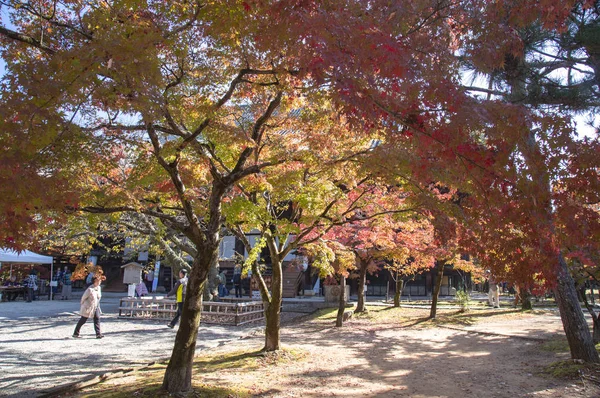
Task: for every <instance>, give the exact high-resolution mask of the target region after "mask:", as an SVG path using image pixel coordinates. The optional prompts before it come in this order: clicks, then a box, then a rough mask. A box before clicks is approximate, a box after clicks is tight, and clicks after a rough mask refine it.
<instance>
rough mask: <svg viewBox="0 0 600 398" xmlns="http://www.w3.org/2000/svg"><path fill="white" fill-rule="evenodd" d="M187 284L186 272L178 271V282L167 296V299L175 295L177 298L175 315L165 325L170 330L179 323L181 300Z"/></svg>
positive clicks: (181, 309) (183, 270) (181, 308)
mask: <svg viewBox="0 0 600 398" xmlns="http://www.w3.org/2000/svg"><path fill="white" fill-rule="evenodd" d="M187 282H188V280H187V270H185V269H182V270H180V271H179V280H178V281H177V283H176V284H175V286H174V287H173V289H172V290H171V291H170V292H169V293H168V294H167V297H170V296H175V295H176V296H177V313H176V314H175V318H173V320H172V321H171V322H169V323H168V324H167V326H168V327H170V328H171V329H173V328H174V327H175V325H177V322H179V317H180V316H181V312H182V311H183V299H184V298H185V290H186V288H187Z"/></svg>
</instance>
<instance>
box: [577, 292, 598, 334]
mask: <svg viewBox="0 0 600 398" xmlns="http://www.w3.org/2000/svg"><path fill="white" fill-rule="evenodd" d="M585 293H586V287H585V284H584V285H583V286H582V287H581V288H580V289H579V299H580V300H581V301H583V304H584V306H585V308H586V309H587V310H588V313H589V314H590V316H591V317H592V325H593V328H592V340H593V341H594V344H598V343H600V319H599V317H598V314H596V311H594V306H593V302H592V304H590V303H589V302H588V299H587V295H586V294H585ZM592 294H593V291H592Z"/></svg>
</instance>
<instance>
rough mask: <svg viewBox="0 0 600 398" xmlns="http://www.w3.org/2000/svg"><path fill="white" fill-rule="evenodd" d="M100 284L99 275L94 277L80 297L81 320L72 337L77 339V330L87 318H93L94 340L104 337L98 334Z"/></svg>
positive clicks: (100, 278)
mask: <svg viewBox="0 0 600 398" xmlns="http://www.w3.org/2000/svg"><path fill="white" fill-rule="evenodd" d="M100 282H102V276H101V275H94V278H93V280H92V285H91V286H90V287H88V288H87V290H86V291H85V293H83V296H81V309H80V310H79V314H80V315H81V318H80V319H79V322H77V326H75V331H74V332H73V337H75V338H79V337H81V336H79V330H80V329H81V327H82V326H83V324H84V323H86V322H87V320H88V318H91V317H94V330H95V331H96V338H97V339H101V338H103V337H104V335H103V334H102V332H100V314H101V312H100V299H101V298H102V291H101V290H100Z"/></svg>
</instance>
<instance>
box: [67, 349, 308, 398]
mask: <svg viewBox="0 0 600 398" xmlns="http://www.w3.org/2000/svg"><path fill="white" fill-rule="evenodd" d="M307 357H308V352H306V351H304V350H300V349H282V350H279V351H277V352H268V353H265V352H260V351H251V350H243V351H239V350H238V351H232V352H226V353H216V354H211V353H208V354H207V355H202V356H198V357H197V358H196V360H195V361H194V373H193V374H194V376H193V377H194V378H193V380H192V387H193V389H192V391H190V392H188V393H187V394H184V395H181V397H185V398H192V397H202V398H248V397H252V396H254V395H255V393H256V391H252V390H250V389H248V388H244V387H240V386H235V387H230V386H226V385H223V383H222V382H219V381H218V380H219V375H220V374H223V373H224V372H229V371H233V372H240V371H249V372H251V371H255V370H260V369H265V368H268V367H274V366H287V365H289V364H292V363H297V362H298V361H302V360H304V359H305V358H307ZM166 367H167V365H166V364H157V365H154V366H152V367H149V368H144V369H142V370H139V371H135V372H132V373H129V374H125V375H123V376H122V377H119V378H113V379H108V380H105V381H103V382H101V383H99V384H96V385H94V386H90V387H88V388H86V389H85V391H81V392H79V393H74V394H68V395H67V396H77V397H88V398H101V397H108V398H134V397H140V398H151V397H158V398H166V397H171V396H172V395H169V394H168V393H166V392H165V391H162V390H161V386H162V381H163V377H164V372H165V369H166ZM267 371H268V370H267ZM206 381H208V382H206ZM213 381H215V382H214V385H213V384H212V382H213ZM217 384H218V385H217Z"/></svg>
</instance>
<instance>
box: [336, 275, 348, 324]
mask: <svg viewBox="0 0 600 398" xmlns="http://www.w3.org/2000/svg"><path fill="white" fill-rule="evenodd" d="M340 289H341V292H340V304H339V306H338V313H337V318H336V320H335V326H336V327H338V328H339V327H342V325H343V324H344V311H345V310H346V277H345V276H344V275H342V276H341V278H340Z"/></svg>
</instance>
